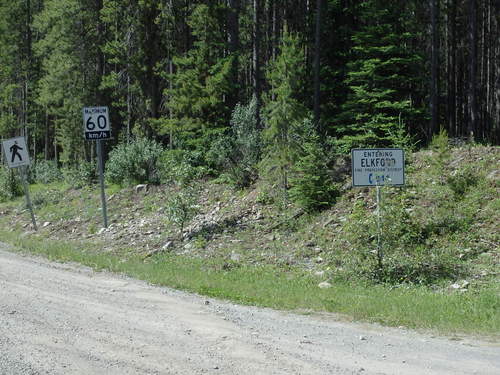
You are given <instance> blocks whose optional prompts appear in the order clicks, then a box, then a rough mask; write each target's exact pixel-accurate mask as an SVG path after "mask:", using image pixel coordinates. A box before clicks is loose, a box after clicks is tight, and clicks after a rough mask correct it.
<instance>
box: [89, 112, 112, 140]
mask: <svg viewBox="0 0 500 375" xmlns="http://www.w3.org/2000/svg"><path fill="white" fill-rule="evenodd" d="M83 129H84V134H85V138H86V139H109V138H111V126H110V124H109V111H108V107H85V108H84V109H83Z"/></svg>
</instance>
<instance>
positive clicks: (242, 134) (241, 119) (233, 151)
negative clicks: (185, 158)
mask: <svg viewBox="0 0 500 375" xmlns="http://www.w3.org/2000/svg"><path fill="white" fill-rule="evenodd" d="M255 111H256V100H255V98H253V99H252V100H251V101H250V103H249V104H248V105H246V106H242V105H240V104H238V105H237V106H236V108H235V109H234V111H233V114H232V117H231V134H230V135H226V136H223V137H220V138H219V139H218V140H216V141H215V142H213V143H212V146H211V148H210V151H209V153H208V158H210V159H211V160H214V162H215V164H216V166H217V167H218V168H220V169H224V170H225V171H226V172H227V175H228V177H229V180H230V181H231V182H232V183H233V184H234V185H236V186H237V187H247V186H249V185H250V184H252V182H254V181H255V180H256V178H257V176H258V173H257V163H258V162H259V160H260V156H261V152H262V141H261V137H260V131H259V129H257V118H256V116H255Z"/></svg>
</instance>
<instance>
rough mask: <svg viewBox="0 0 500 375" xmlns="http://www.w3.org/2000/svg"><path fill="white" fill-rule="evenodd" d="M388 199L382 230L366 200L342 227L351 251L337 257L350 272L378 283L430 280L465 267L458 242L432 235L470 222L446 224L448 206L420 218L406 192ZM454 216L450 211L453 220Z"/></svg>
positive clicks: (447, 277) (457, 273) (452, 276)
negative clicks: (439, 241) (438, 240)
mask: <svg viewBox="0 0 500 375" xmlns="http://www.w3.org/2000/svg"><path fill="white" fill-rule="evenodd" d="M384 201H385V202H384V205H383V209H382V210H381V213H380V215H381V221H380V232H379V231H378V225H377V217H376V215H374V214H373V212H371V210H370V209H368V208H367V207H366V206H365V204H364V203H363V202H357V203H356V204H355V206H354V208H353V211H352V213H351V215H350V216H349V217H348V219H347V222H346V224H345V226H344V228H343V229H344V230H343V232H344V233H345V237H346V241H347V245H348V246H349V247H350V248H351V253H350V255H349V256H347V257H345V256H343V255H342V254H339V256H340V258H338V259H337V261H338V262H339V263H340V264H342V266H343V267H344V268H345V271H346V272H347V273H348V274H352V275H353V276H354V277H360V276H361V277H364V278H367V279H369V280H371V281H374V282H378V283H389V284H401V283H414V284H425V285H430V284H433V283H435V282H436V281H439V280H453V279H456V278H459V277H460V276H461V275H462V274H463V273H464V272H465V269H464V263H463V262H462V260H461V259H460V257H459V252H460V249H459V247H457V246H454V245H453V244H446V245H444V244H441V245H436V241H434V240H435V238H436V237H437V236H439V237H442V236H445V235H450V234H452V233H453V232H455V231H459V230H467V225H465V224H464V225H465V226H464V225H459V226H458V227H455V226H454V225H452V226H451V227H450V226H447V225H446V226H442V225H441V224H442V223H441V221H442V219H444V217H445V216H444V211H446V210H445V208H443V210H442V212H441V210H440V211H439V213H434V214H430V215H429V214H428V213H427V215H425V217H424V218H423V219H419V218H418V217H417V216H416V215H415V214H413V213H412V211H409V210H408V209H409V207H410V203H409V202H410V201H409V200H408V199H407V196H406V193H404V192H399V193H393V196H392V197H385V199H384ZM453 216H454V215H451V214H450V212H449V211H448V212H447V217H449V218H450V220H451V219H452V218H453ZM438 227H439V230H437V228H438ZM379 236H380V237H379Z"/></svg>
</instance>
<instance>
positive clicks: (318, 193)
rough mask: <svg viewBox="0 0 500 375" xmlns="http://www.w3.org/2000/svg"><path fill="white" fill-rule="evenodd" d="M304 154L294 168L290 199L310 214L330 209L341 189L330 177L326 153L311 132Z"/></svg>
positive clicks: (291, 177) (317, 138)
mask: <svg viewBox="0 0 500 375" xmlns="http://www.w3.org/2000/svg"><path fill="white" fill-rule="evenodd" d="M308 138H309V139H308V140H306V141H305V143H304V145H303V154H302V155H301V156H300V157H299V159H298V161H297V162H296V163H295V164H294V165H293V166H292V169H291V174H290V185H291V187H290V192H289V195H290V199H291V200H292V202H294V203H295V204H297V205H299V206H301V207H302V208H304V209H305V210H306V211H308V212H312V211H317V210H321V209H324V208H328V207H329V206H330V205H331V204H332V203H333V202H334V201H335V199H336V198H337V197H338V195H339V188H338V186H337V185H336V184H334V182H333V181H332V179H331V178H330V176H329V175H328V167H327V157H326V153H325V151H324V149H323V147H322V146H321V144H320V142H319V137H318V136H317V135H316V134H315V133H314V130H311V135H310V136H309V137H308Z"/></svg>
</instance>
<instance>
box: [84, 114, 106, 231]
mask: <svg viewBox="0 0 500 375" xmlns="http://www.w3.org/2000/svg"><path fill="white" fill-rule="evenodd" d="M83 129H84V131H83V132H84V137H85V139H87V140H95V141H96V150H97V165H98V169H99V184H100V186H101V205H102V217H103V222H104V228H107V227H108V209H107V205H106V191H105V186H104V158H103V152H102V143H101V142H102V140H106V139H110V138H111V126H110V123H109V111H108V107H86V108H84V109H83Z"/></svg>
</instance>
